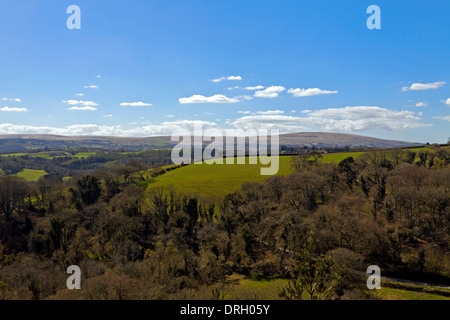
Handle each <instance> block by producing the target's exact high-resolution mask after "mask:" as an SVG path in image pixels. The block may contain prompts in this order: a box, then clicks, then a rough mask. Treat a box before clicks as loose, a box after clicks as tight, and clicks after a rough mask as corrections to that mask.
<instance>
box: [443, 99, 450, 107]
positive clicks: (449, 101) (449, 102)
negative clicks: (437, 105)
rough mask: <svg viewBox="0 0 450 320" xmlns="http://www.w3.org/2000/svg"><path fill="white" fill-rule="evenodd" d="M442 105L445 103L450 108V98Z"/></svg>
mask: <svg viewBox="0 0 450 320" xmlns="http://www.w3.org/2000/svg"><path fill="white" fill-rule="evenodd" d="M441 101H442V103H445V104H446V105H447V106H449V107H450V98H448V99H446V100H441Z"/></svg>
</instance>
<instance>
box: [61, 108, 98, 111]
mask: <svg viewBox="0 0 450 320" xmlns="http://www.w3.org/2000/svg"><path fill="white" fill-rule="evenodd" d="M67 110H76V111H96V110H97V108H94V107H70V108H67Z"/></svg>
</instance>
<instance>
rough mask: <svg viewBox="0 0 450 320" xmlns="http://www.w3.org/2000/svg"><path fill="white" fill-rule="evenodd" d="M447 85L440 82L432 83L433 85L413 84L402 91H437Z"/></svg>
mask: <svg viewBox="0 0 450 320" xmlns="http://www.w3.org/2000/svg"><path fill="white" fill-rule="evenodd" d="M445 84H447V82H444V81H439V82H431V83H417V82H416V83H413V84H412V85H410V86H409V87H403V88H402V91H417V90H429V89H437V88H440V87H442V86H444V85H445Z"/></svg>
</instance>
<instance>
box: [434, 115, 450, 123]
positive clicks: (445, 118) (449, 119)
mask: <svg viewBox="0 0 450 320" xmlns="http://www.w3.org/2000/svg"><path fill="white" fill-rule="evenodd" d="M433 119H440V120H445V121H448V122H450V116H445V117H440V116H439V117H433Z"/></svg>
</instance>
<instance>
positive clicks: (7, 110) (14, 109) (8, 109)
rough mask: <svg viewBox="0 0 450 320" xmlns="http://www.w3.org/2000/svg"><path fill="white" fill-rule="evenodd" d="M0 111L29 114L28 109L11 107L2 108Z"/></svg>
mask: <svg viewBox="0 0 450 320" xmlns="http://www.w3.org/2000/svg"><path fill="white" fill-rule="evenodd" d="M0 111H4V112H27V111H28V109H27V108H10V107H3V108H0Z"/></svg>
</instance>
